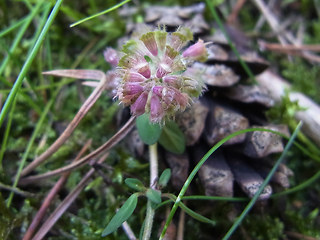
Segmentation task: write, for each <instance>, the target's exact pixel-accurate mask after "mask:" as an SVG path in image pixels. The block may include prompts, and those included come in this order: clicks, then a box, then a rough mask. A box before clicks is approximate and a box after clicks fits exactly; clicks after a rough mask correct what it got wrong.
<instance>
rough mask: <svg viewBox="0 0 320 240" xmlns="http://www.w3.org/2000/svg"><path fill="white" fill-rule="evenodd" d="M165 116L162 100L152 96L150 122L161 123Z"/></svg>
mask: <svg viewBox="0 0 320 240" xmlns="http://www.w3.org/2000/svg"><path fill="white" fill-rule="evenodd" d="M163 116H164V110H163V107H162V105H161V102H160V98H159V97H158V96H157V95H155V94H152V96H151V100H150V120H151V122H160V121H161V120H162V118H163Z"/></svg>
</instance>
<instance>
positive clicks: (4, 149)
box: [0, 98, 17, 173]
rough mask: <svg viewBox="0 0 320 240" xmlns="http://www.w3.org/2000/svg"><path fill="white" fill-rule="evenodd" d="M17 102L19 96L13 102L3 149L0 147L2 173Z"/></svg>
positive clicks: (0, 168)
mask: <svg viewBox="0 0 320 240" xmlns="http://www.w3.org/2000/svg"><path fill="white" fill-rule="evenodd" d="M16 102H17V98H15V99H14V101H13V103H12V108H11V111H10V113H9V116H8V122H7V126H6V130H5V132H4V135H3V139H2V145H1V149H0V173H2V172H3V166H2V160H3V156H4V153H5V151H6V147H7V142H8V138H9V133H10V129H11V124H12V119H13V113H14V110H15V106H16Z"/></svg>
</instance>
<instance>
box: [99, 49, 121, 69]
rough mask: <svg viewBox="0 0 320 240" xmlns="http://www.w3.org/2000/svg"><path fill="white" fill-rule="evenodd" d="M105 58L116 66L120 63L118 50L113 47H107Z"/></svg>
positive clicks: (104, 53)
mask: <svg viewBox="0 0 320 240" xmlns="http://www.w3.org/2000/svg"><path fill="white" fill-rule="evenodd" d="M103 56H104V59H105V60H106V61H107V62H108V63H110V64H111V66H112V67H115V66H117V65H118V63H119V56H118V52H117V51H116V50H114V49H113V48H110V47H109V48H107V49H106V50H105V51H104V52H103Z"/></svg>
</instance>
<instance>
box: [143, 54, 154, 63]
mask: <svg viewBox="0 0 320 240" xmlns="http://www.w3.org/2000/svg"><path fill="white" fill-rule="evenodd" d="M144 59H145V60H146V61H147V62H148V63H152V59H151V58H150V57H149V56H148V55H144Z"/></svg>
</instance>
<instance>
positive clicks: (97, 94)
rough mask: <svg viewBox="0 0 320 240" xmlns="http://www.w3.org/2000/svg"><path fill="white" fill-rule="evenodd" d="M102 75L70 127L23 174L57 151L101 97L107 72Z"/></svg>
mask: <svg viewBox="0 0 320 240" xmlns="http://www.w3.org/2000/svg"><path fill="white" fill-rule="evenodd" d="M100 76H101V77H102V79H101V81H100V84H99V85H98V86H97V87H96V88H95V90H94V91H93V92H92V93H91V95H90V96H89V97H88V99H87V100H86V101H85V102H84V104H83V105H82V106H81V108H80V110H79V111H78V113H77V114H76V116H75V117H74V118H73V120H72V121H71V123H70V124H69V125H68V127H67V128H66V129H65V130H64V132H63V133H62V134H61V135H60V137H59V138H58V139H57V140H56V141H55V142H54V143H53V144H52V145H51V146H50V147H49V148H48V149H47V150H46V151H45V152H44V153H42V154H41V155H40V156H39V157H37V158H36V159H35V160H34V161H33V162H32V163H30V164H29V165H28V166H27V167H26V168H25V169H24V170H22V172H21V176H25V175H27V174H28V173H30V172H31V171H32V170H33V169H35V168H36V167H37V166H38V165H40V164H41V163H42V162H43V161H45V160H46V159H47V158H48V157H50V156H51V155H52V154H53V153H55V152H56V151H57V150H58V149H59V147H60V146H61V145H62V144H63V143H64V142H65V141H66V140H67V139H68V138H69V137H70V135H71V134H72V132H73V131H74V129H75V128H76V127H77V126H78V124H79V123H80V121H81V119H82V118H83V117H84V116H85V115H86V114H87V112H88V111H89V110H90V108H91V107H92V106H93V104H94V103H95V102H96V101H97V99H98V98H99V97H100V95H101V93H102V91H103V90H104V87H105V81H106V78H105V74H103V75H101V74H100Z"/></svg>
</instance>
